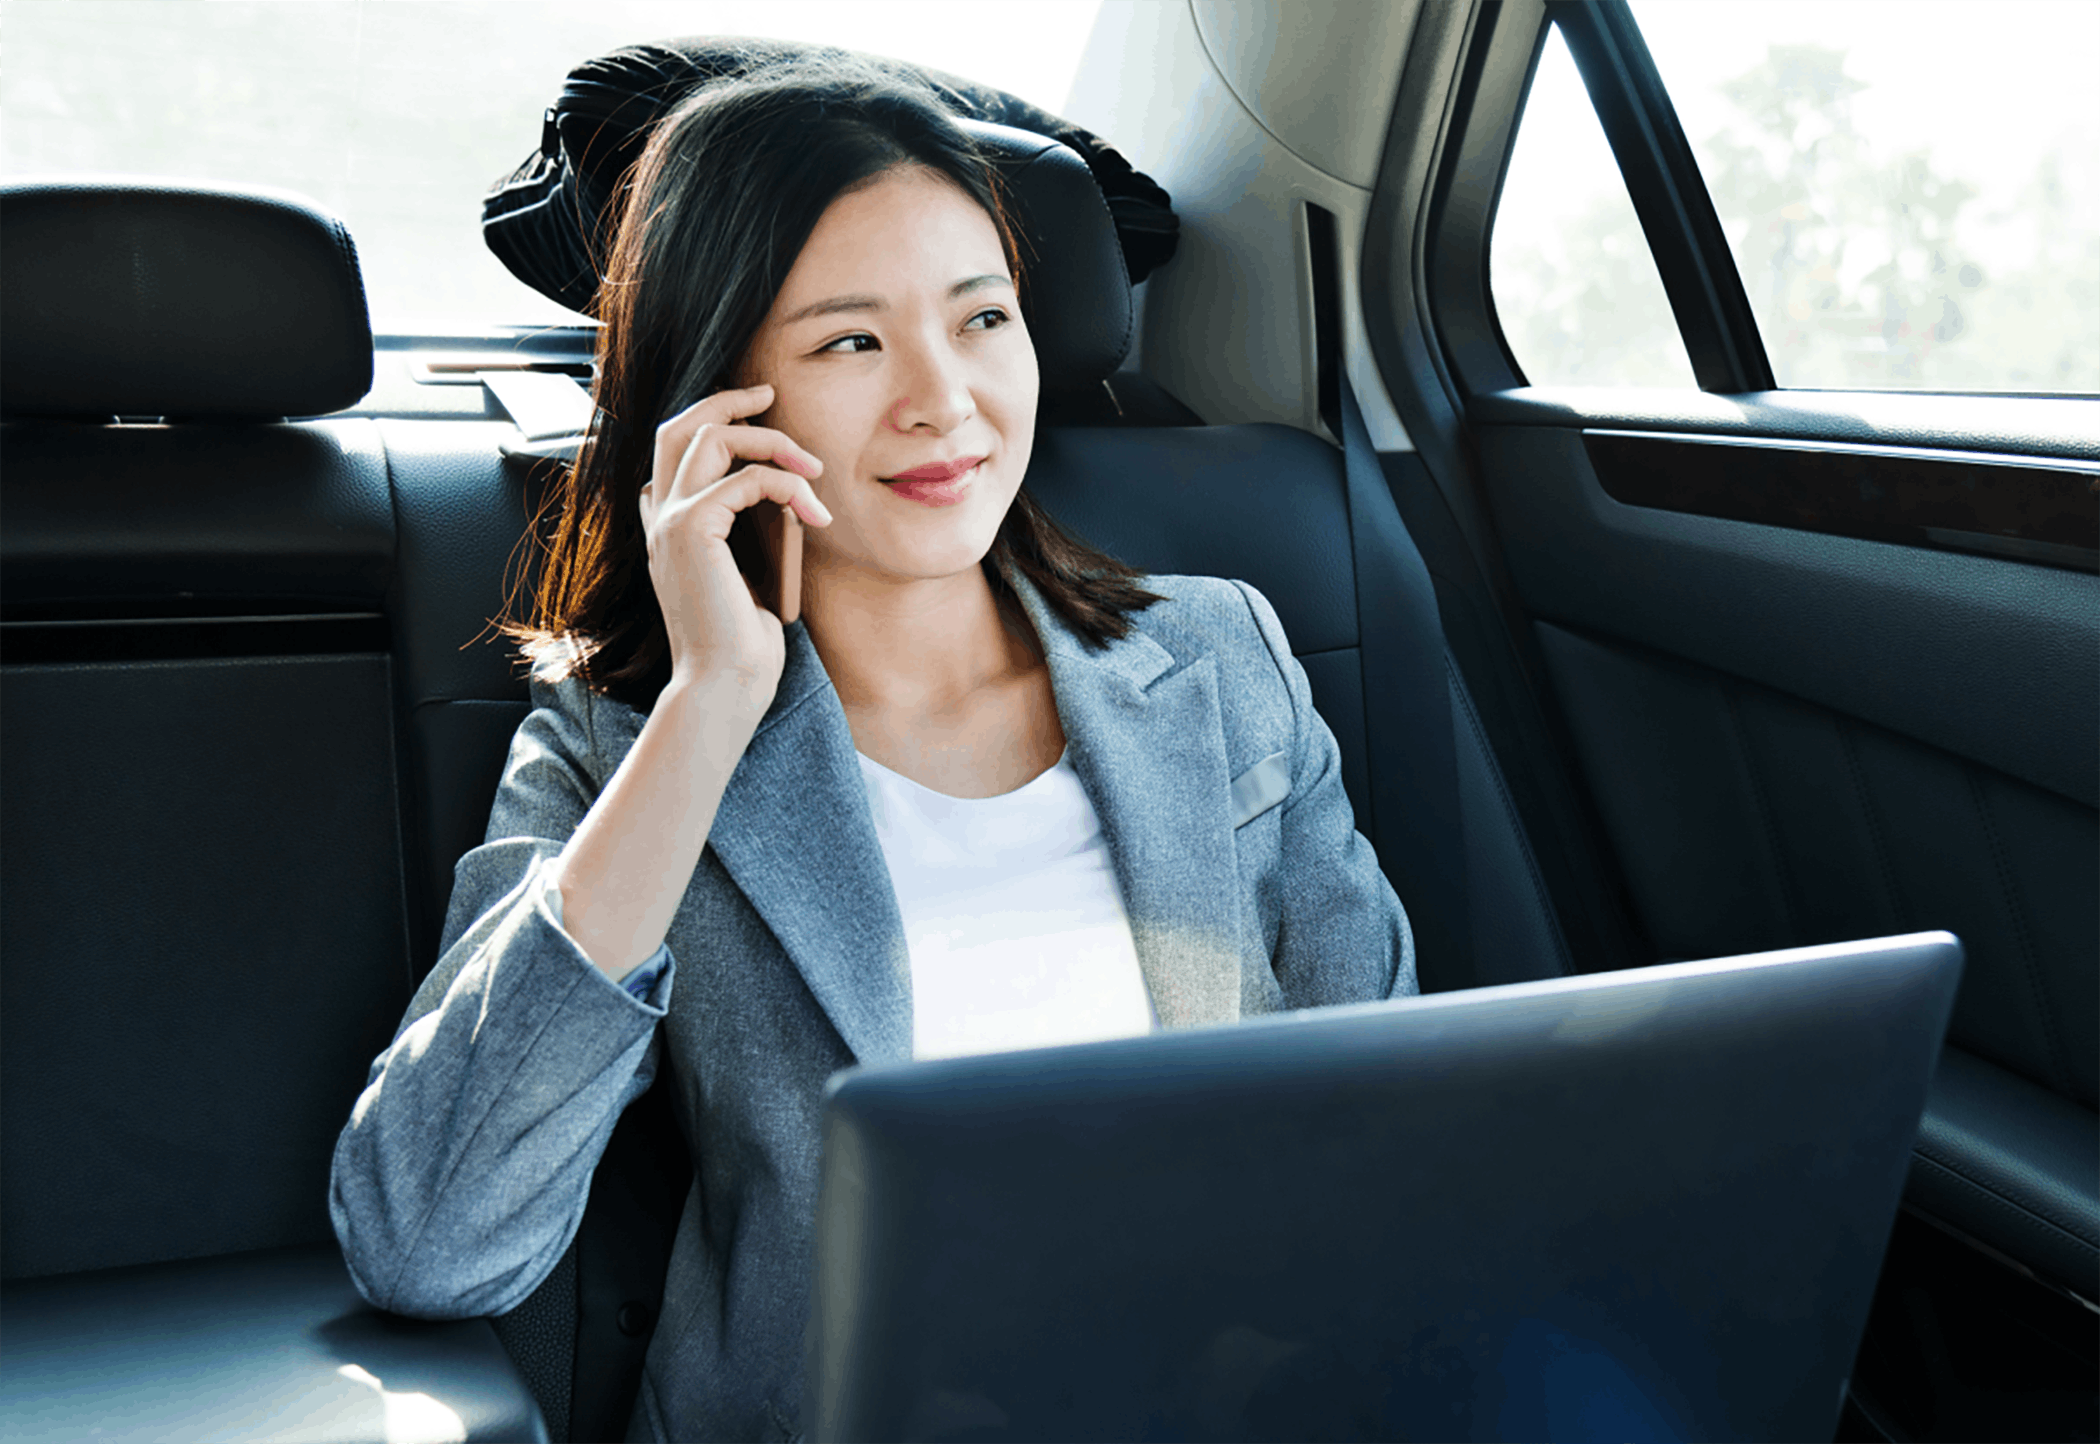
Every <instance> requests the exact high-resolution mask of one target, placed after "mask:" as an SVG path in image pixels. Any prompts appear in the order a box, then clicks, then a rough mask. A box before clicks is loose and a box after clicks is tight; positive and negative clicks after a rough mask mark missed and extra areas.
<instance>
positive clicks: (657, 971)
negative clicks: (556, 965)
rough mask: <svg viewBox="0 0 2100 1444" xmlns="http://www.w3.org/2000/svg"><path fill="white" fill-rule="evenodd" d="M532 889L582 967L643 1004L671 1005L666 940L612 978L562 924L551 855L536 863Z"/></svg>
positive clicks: (662, 1008)
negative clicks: (535, 874) (621, 973)
mask: <svg viewBox="0 0 2100 1444" xmlns="http://www.w3.org/2000/svg"><path fill="white" fill-rule="evenodd" d="M533 890H534V892H536V893H537V894H538V897H537V898H536V899H535V905H536V906H538V907H540V908H542V909H544V910H545V911H546V913H547V914H548V918H549V921H551V922H552V923H553V925H554V930H555V932H557V933H559V934H560V935H561V938H562V940H563V941H564V942H566V943H567V944H568V945H569V947H570V948H571V949H572V950H574V952H575V954H576V956H577V957H578V958H580V959H581V960H582V961H583V964H584V966H585V967H587V968H589V969H590V970H591V971H592V972H594V973H596V974H597V975H598V976H599V977H601V978H603V979H605V981H606V982H608V983H611V984H612V985H613V986H614V987H616V988H618V989H620V990H621V991H622V992H624V993H626V994H627V996H628V997H630V998H633V999H634V1000H635V1001H636V1002H637V1003H640V1004H641V1005H642V1006H643V1007H645V1008H648V1009H650V1010H652V1011H654V1012H657V1013H662V1012H664V1011H665V1010H667V1009H668V1008H669V1007H670V1006H671V973H672V970H673V968H674V966H675V964H674V962H673V960H672V957H671V945H670V944H669V943H658V944H657V945H656V951H655V952H653V953H651V954H650V955H649V956H648V957H646V958H644V959H642V960H641V961H640V962H639V963H636V964H635V965H634V966H633V967H632V968H630V969H628V970H627V972H626V973H624V974H623V975H621V976H620V977H618V978H614V977H612V976H611V975H609V974H608V973H607V972H606V971H605V970H604V969H603V968H601V967H599V966H598V965H597V964H596V963H594V962H592V961H591V959H590V955H589V954H587V953H586V952H584V950H583V948H582V946H581V945H579V944H578V943H577V941H576V939H574V938H573V937H570V936H569V930H568V928H567V927H565V926H564V925H563V923H562V917H561V889H560V888H559V887H558V886H556V885H555V882H554V860H553V859H552V858H549V859H547V860H546V861H545V862H543V863H541V864H540V865H539V867H538V869H537V876H536V877H535V878H534V879H533Z"/></svg>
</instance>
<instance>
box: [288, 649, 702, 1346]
mask: <svg viewBox="0 0 2100 1444" xmlns="http://www.w3.org/2000/svg"><path fill="white" fill-rule="evenodd" d="M563 688H565V689H573V690H571V691H557V690H555V689H550V688H546V687H543V686H541V685H539V684H535V686H534V689H533V693H534V701H535V702H536V703H538V704H539V705H537V706H536V707H535V708H534V710H533V711H532V712H531V714H530V715H528V716H527V717H526V719H525V721H524V723H523V724H522V725H521V726H520V727H519V729H518V731H517V734H516V736H515V737H514V738H513V739H512V742H511V749H510V757H509V761H508V762H507V764H506V766H505V768H504V773H503V780H502V783H501V785H500V787H499V788H498V790H497V795H496V802H495V807H494V809H493V811H492V813H491V815H490V818H489V828H488V834H487V841H486V842H484V843H483V845H482V846H480V847H478V848H476V849H474V850H473V851H472V852H469V853H468V854H467V855H466V856H465V857H463V858H461V859H460V861H459V864H458V867H457V868H456V869H455V872H454V879H453V890H452V900H451V904H450V907H449V908H448V910H447V916H446V921H445V929H444V942H443V949H442V952H441V954H440V956H439V959H438V962H437V965H436V966H435V967H434V968H432V970H431V972H430V975H429V976H428V977H427V978H425V979H424V981H423V984H422V986H421V987H420V988H419V989H418V990H417V992H416V994H415V997H414V998H413V999H412V1000H411V1002H410V1004H409V1007H408V1013H407V1016H406V1017H404V1018H403V1019H402V1023H401V1027H400V1030H399V1031H398V1032H397V1033H396V1034H395V1037H394V1041H393V1043H392V1044H391V1045H390V1046H389V1047H388V1048H387V1049H386V1051H385V1052H383V1053H381V1054H380V1055H379V1057H378V1058H377V1059H375V1060H374V1061H373V1063H372V1067H371V1071H370V1073H369V1075H368V1077H367V1080H366V1085H365V1089H364V1092H363V1093H362V1094H361V1095H360V1096H359V1098H358V1100H357V1104H356V1106H355V1108H354V1109H353V1110H352V1112H351V1115H350V1121H349V1123H348V1124H347V1125H346V1126H345V1127H344V1129H343V1131H342V1134H341V1136H340V1137H339V1138H338V1140H337V1142H336V1149H335V1159H334V1167H333V1171H332V1177H331V1180H330V1187H329V1213H330V1216H331V1217H332V1219H333V1220H334V1224H335V1231H336V1237H337V1238H338V1239H339V1240H340V1241H341V1243H342V1246H343V1256H344V1259H345V1261H346V1262H347V1263H348V1265H349V1268H350V1275H351V1278H352V1279H353V1281H354V1282H355V1283H356V1285H357V1287H358V1291H359V1292H360V1293H362V1294H363V1295H364V1296H365V1298H366V1299H368V1300H370V1301H371V1302H372V1303H373V1304H374V1305H376V1306H378V1307H379V1308H382V1309H387V1310H391V1311H392V1312H395V1313H401V1314H409V1315H413V1316H415V1317H418V1318H470V1317H476V1316H479V1315H484V1314H501V1313H505V1312H508V1311H509V1310H510V1309H513V1308H515V1307H516V1306H517V1305H518V1304H519V1303H521V1302H523V1301H524V1299H525V1297H526V1296H527V1295H528V1294H530V1293H531V1292H532V1291H533V1289H535V1288H537V1287H538V1286H539V1284H540V1282H541V1281H542V1280H543V1279H545V1278H546V1277H547V1275H548V1274H549V1273H551V1272H552V1271H553V1269H554V1266H555V1264H556V1263H558V1262H559V1261H560V1259H561V1256H562V1253H563V1252H564V1251H565V1250H566V1249H567V1248H568V1245H569V1240H570V1239H571V1238H573V1237H574V1236H575V1233H576V1228H577V1225H578V1224H579V1223H580V1222H581V1221H582V1218H583V1210H584V1205H585V1203H586V1202H587V1201H588V1198H589V1194H590V1182H591V1173H592V1170H593V1169H595V1168H596V1166H597V1163H598V1159H599V1157H600V1156H601V1155H602V1154H603V1153H604V1151H605V1144H606V1140H607V1139H608V1138H609V1137H611V1135H612V1129H613V1125H614V1123H615V1122H617V1121H618V1119H619V1115H620V1112H621V1110H622V1109H624V1108H625V1107H626V1106H627V1105H628V1104H629V1103H631V1102H632V1101H633V1100H634V1099H636V1098H638V1097H639V1096H641V1094H642V1092H643V1091H644V1090H645V1089H647V1088H648V1086H649V1083H650V1081H651V1079H652V1077H653V1076H654V1073H655V1068H656V1060H657V1047H658V1045H657V1042H656V1032H657V1029H656V1024H657V1021H658V1020H659V1019H661V1018H662V1017H663V1016H664V1013H665V1009H666V1007H667V1006H668V1004H669V1001H670V993H671V985H672V976H673V974H674V972H675V964H673V963H671V962H670V960H669V958H668V955H667V954H660V955H659V957H658V958H656V959H651V961H650V962H649V963H645V964H643V966H642V968H641V969H637V970H636V974H630V975H629V976H630V977H635V976H636V975H637V974H644V975H645V970H647V969H649V968H650V967H651V966H652V964H654V965H657V972H656V975H655V977H654V980H653V982H651V983H649V984H648V991H647V992H646V994H645V995H644V996H640V997H637V996H635V995H634V994H633V993H631V992H630V991H629V990H628V989H627V988H625V987H623V986H622V985H621V984H620V983H616V982H614V981H613V980H611V979H610V978H608V977H607V976H606V975H605V974H604V973H603V972H601V971H600V970H599V969H598V968H597V967H596V966H594V965H593V964H592V963H591V961H590V959H589V958H588V957H586V956H585V955H584V953H583V951H582V950H581V949H580V948H578V947H577V946H576V944H575V942H574V941H573V940H572V939H570V937H569V935H568V934H567V933H566V932H564V931H563V930H562V926H561V917H560V893H559V891H558V890H557V889H556V888H555V886H554V884H553V882H552V879H551V877H550V872H551V864H552V862H553V860H554V859H555V857H556V856H557V855H558V854H559V853H560V851H561V849H562V846H563V844H564V843H565V842H566V841H567V839H568V837H569V835H570V834H571V833H572V832H573V831H574V830H575V828H576V826H577V824H578V823H579V822H581V821H582V820H583V816H584V814H585V812H587V811H588V810H589V808H590V804H591V802H592V801H593V800H594V799H595V798H596V796H597V793H598V788H599V785H600V781H601V779H600V778H599V777H598V776H597V775H596V774H595V771H594V750H593V748H592V746H591V738H590V733H591V728H590V715H591V714H590V707H591V705H592V699H589V698H588V697H587V696H579V695H577V694H581V693H582V691H583V689H582V687H581V684H580V683H564V684H563Z"/></svg>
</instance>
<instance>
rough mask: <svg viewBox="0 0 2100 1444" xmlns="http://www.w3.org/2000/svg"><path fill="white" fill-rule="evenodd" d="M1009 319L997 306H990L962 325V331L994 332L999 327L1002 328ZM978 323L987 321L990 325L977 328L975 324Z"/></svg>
mask: <svg viewBox="0 0 2100 1444" xmlns="http://www.w3.org/2000/svg"><path fill="white" fill-rule="evenodd" d="M1011 319H1012V317H1010V316H1008V315H1007V314H1006V312H1004V311H1002V310H1000V309H999V308H998V307H997V306H990V307H987V308H986V309H984V310H982V311H979V312H978V313H977V314H976V315H974V316H972V317H971V318H970V319H969V320H968V321H967V322H966V323H964V325H963V329H964V330H965V331H968V330H972V329H975V330H979V331H996V330H998V329H999V328H1000V327H1001V326H1004V325H1005V324H1006V323H1007V322H1008V321H1009V320H1011ZM979 321H988V322H989V323H990V324H988V325H984V326H979V325H978V324H977V323H978V322H979Z"/></svg>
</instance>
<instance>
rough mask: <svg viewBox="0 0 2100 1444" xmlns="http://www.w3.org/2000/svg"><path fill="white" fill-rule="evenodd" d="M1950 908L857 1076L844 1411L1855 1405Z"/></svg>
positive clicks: (1720, 1412)
mask: <svg viewBox="0 0 2100 1444" xmlns="http://www.w3.org/2000/svg"><path fill="white" fill-rule="evenodd" d="M1960 970H1961V946H1960V944H1959V943H1958V942H1956V941H1955V939H1954V938H1953V937H1951V936H1950V935H1948V934H1946V933H1924V934H1918V935H1914V936H1910V937H1901V938H1890V939H1883V940H1877V941H1872V942H1865V943H1853V944H1844V945H1837V946H1830V947H1820V948H1809V949H1800V950H1795V951H1790V952H1783V953H1768V954H1760V955H1756V956H1750V957H1742V958H1732V959H1722V960H1717V961H1709V962H1697V963H1677V964H1669V965H1664V966H1658V967H1652V968H1645V969H1640V970H1634V971H1628V972H1622V973H1610V974H1599V975H1593V976H1588V977H1580V978H1567V979H1556V980H1552V981H1546V982H1529V983H1518V984H1512V985H1508V986H1502V987H1490V988H1479V989H1474V990H1470V991H1466V992H1459V993H1444V994H1436V995H1432V996H1429V997H1423V998H1413V999H1405V1000H1399V1001H1395V1002H1390V1003H1379V1004H1371V1005H1364V1006H1358V1007H1348V1008H1329V1009H1321V1010H1316V1011H1311V1012H1305V1013H1296V1014H1286V1015H1280V1016H1277V1017H1272V1018H1262V1019H1254V1020H1250V1021H1248V1022H1244V1023H1240V1024H1237V1025H1234V1026H1230V1027H1222V1028H1205V1029H1193V1030H1188V1031H1185V1032H1175V1033H1158V1034H1153V1035H1151V1036H1149V1037H1145V1038H1134V1039H1124V1040H1118V1041H1114V1042H1107V1043H1093V1044H1083V1045H1078V1046H1072V1047H1063V1048H1050V1049H1038V1050H1032V1051H1029V1052H1024V1053H1006V1054H995V1055H988V1056H983V1057H975V1058H958V1059H947V1060H941V1061H937V1062H923V1063H909V1064H897V1065H888V1066H882V1067H874V1068H862V1069H856V1070H852V1071H849V1072H847V1073H843V1074H841V1075H839V1076H838V1077H837V1078H835V1079H834V1080H833V1083H832V1086H831V1088H830V1090H829V1092H828V1096H827V1100H826V1114H825V1131H824V1173H823V1184H822V1190H821V1195H820V1202H819V1208H818V1222H817V1287H816V1303H815V1311H814V1316H813V1318H812V1322H811V1337H810V1360H809V1363H810V1369H809V1374H808V1393H807V1394H806V1396H805V1397H806V1406H805V1407H806V1408H807V1409H808V1411H809V1413H808V1416H807V1417H808V1420H809V1422H810V1425H811V1428H812V1437H814V1438H818V1439H892V1438H914V1439H956V1440H962V1439H1024V1438H1036V1439H1051V1438H1055V1439H1131V1438H1161V1439H1180V1438H1189V1439H1403V1438H1408V1439H1506V1438H1520V1439H1546V1438H1551V1439H1592V1438H1594V1439H1606V1438H1609V1439H1613V1440H1639V1439H1694V1438H1696V1439H1775V1438H1776V1439H1809V1438H1828V1437H1830V1435H1831V1433H1832V1431H1833V1429H1834V1427H1835V1424H1836V1420H1837V1415H1838V1411H1839V1407H1840V1401H1841V1391H1842V1388H1843V1383H1844V1380H1845V1377H1846V1375H1847V1374H1848V1373H1849V1371H1850V1369H1851V1365H1852V1360H1853V1356H1854V1354H1855V1352H1856V1350H1857V1348H1858V1344H1859V1339H1860V1335H1861V1332H1862V1331H1863V1329H1864V1327H1865V1324H1866V1316H1867V1309H1868V1305H1869V1303H1870V1301H1871V1297H1872V1293H1873V1288H1874V1283H1875V1279H1876V1277H1877V1274H1878V1272H1879V1269H1880V1263H1881V1258H1882V1254H1883V1251H1884V1250H1885V1248H1886V1246H1887V1240H1888V1234H1889V1230H1890V1227H1891V1224H1892V1222H1893V1219H1894V1217H1895V1212H1896V1207H1897V1203H1898V1200H1899V1198H1900V1196H1901V1193H1902V1187H1903V1180H1904V1176H1905V1173H1906V1170H1907V1168H1908V1165H1909V1158H1910V1148H1911V1143H1912V1141H1913V1137H1914V1135H1915V1133H1916V1130H1917V1126H1918V1120H1919V1118H1920V1116H1921V1115H1922V1113H1923V1111H1924V1104H1925V1091H1926V1085H1927V1083H1928V1081H1929V1079H1930V1077H1931V1074H1932V1071H1933V1067H1934V1064H1935V1061H1936V1059H1937V1057H1938V1053H1939V1047H1940V1042H1941V1038H1942V1036H1943V1034H1944V1033H1945V1031H1946V1027H1947V1021H1948V1018H1949V1015H1950V1013H1951V1010H1952V1007H1953V1003H1954V995H1955V988H1956V984H1957V982H1958V980H1959V976H1960Z"/></svg>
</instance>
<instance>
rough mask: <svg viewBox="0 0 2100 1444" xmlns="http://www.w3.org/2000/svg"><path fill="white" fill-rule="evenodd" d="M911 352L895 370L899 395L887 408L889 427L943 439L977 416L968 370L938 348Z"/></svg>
mask: <svg viewBox="0 0 2100 1444" xmlns="http://www.w3.org/2000/svg"><path fill="white" fill-rule="evenodd" d="M913 350H914V352H915V354H914V355H913V356H911V357H910V358H909V359H908V360H907V362H906V364H905V365H904V366H903V367H901V368H899V372H898V377H897V379H898V381H899V382H900V383H901V385H900V388H899V389H900V390H901V391H902V392H903V394H902V395H900V396H899V397H898V398H897V400H896V402H895V403H894V404H892V405H891V407H890V425H892V426H894V427H895V428H896V429H897V430H899V431H905V432H908V431H911V430H913V429H914V428H919V427H923V428H926V429H928V430H931V431H932V432H933V433H934V434H935V435H937V436H946V435H947V434H948V433H949V432H951V431H953V430H955V428H956V427H958V426H960V425H962V424H963V423H964V422H965V421H968V420H969V419H970V418H971V417H972V416H975V415H976V414H977V402H976V399H975V397H974V396H972V394H971V391H970V378H969V374H968V371H967V370H966V368H965V367H964V365H963V363H962V358H961V357H959V356H956V355H955V354H953V352H952V351H951V350H948V349H945V348H942V347H938V346H930V347H915V348H913Z"/></svg>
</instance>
